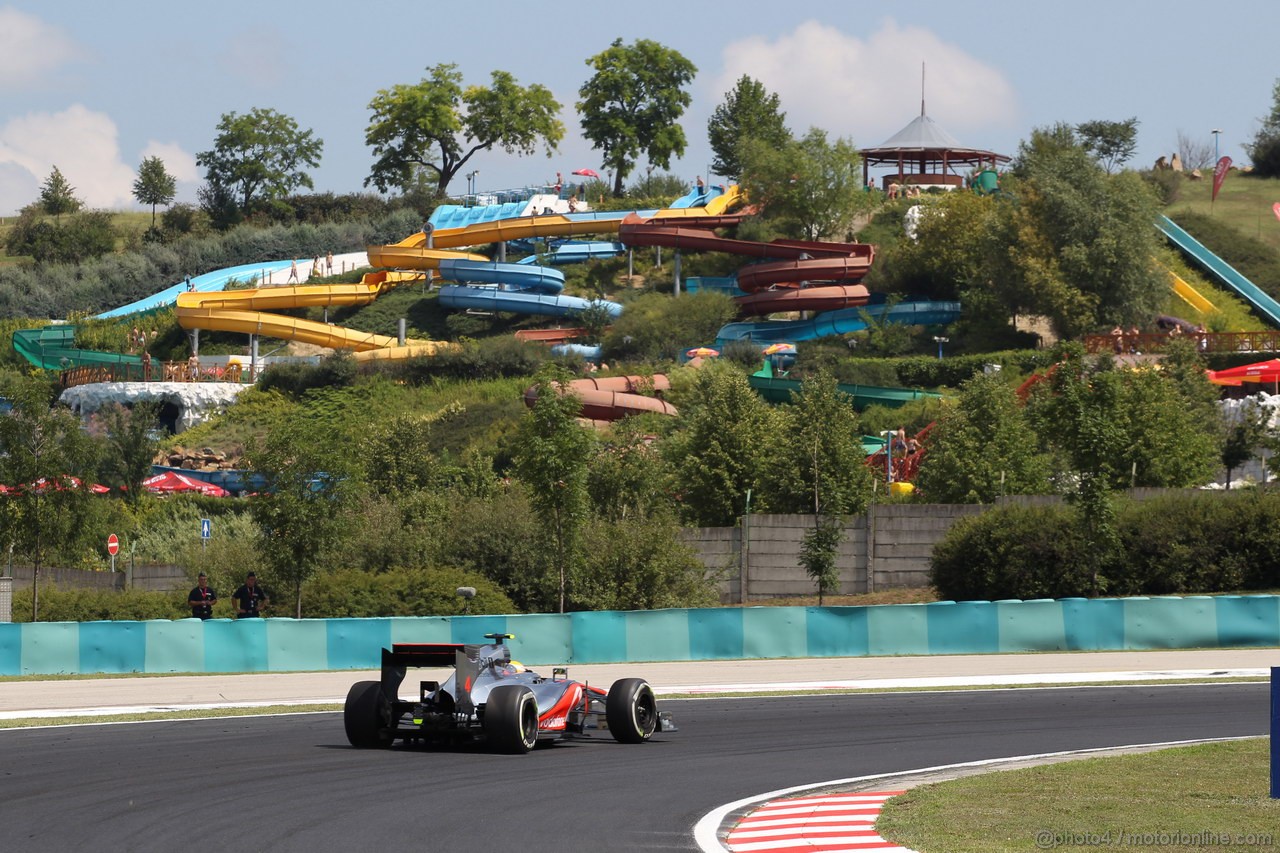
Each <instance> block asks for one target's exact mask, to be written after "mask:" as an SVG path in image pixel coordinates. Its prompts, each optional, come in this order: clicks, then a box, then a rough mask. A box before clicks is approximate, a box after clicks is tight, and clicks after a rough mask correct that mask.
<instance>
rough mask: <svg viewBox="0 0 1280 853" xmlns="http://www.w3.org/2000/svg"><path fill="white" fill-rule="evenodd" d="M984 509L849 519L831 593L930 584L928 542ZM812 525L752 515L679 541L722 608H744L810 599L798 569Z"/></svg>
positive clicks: (915, 509)
mask: <svg viewBox="0 0 1280 853" xmlns="http://www.w3.org/2000/svg"><path fill="white" fill-rule="evenodd" d="M983 509H985V508H984V507H975V506H951V505H935V504H887V505H883V506H875V507H872V508H871V511H870V512H868V513H867V514H866V515H857V516H853V517H851V518H850V519H849V521H848V523H847V524H846V525H845V527H844V539H843V540H842V541H841V543H840V551H839V554H838V556H837V558H836V567H837V569H838V570H839V586H838V588H837V594H838V595H856V594H859V593H864V592H873V591H875V590H883V589H892V588H897V587H925V586H928V585H929V557H930V555H931V554H932V553H933V546H934V544H936V543H937V542H938V540H940V539H941V538H942V537H943V536H945V535H946V533H947V530H949V529H950V528H951V525H953V524H955V523H956V521H958V520H959V519H961V518H966V517H968V516H970V515H975V514H977V513H979V512H982V511H983ZM813 525H814V517H813V516H812V515H752V516H751V517H750V519H749V520H748V522H747V524H746V525H743V526H741V527H699V528H690V529H688V530H686V531H685V533H684V536H683V539H684V542H685V543H686V544H688V545H689V546H690V547H692V548H693V549H694V551H695V552H696V553H697V555H698V557H699V559H701V560H702V562H703V564H704V565H705V566H706V567H707V571H708V573H709V574H711V575H712V576H713V577H716V578H717V579H718V582H719V590H720V600H721V602H722V603H725V604H745V603H747V602H749V601H759V600H761V599H767V598H788V597H794V596H802V595H813V594H814V592H815V587H814V583H813V580H812V579H811V578H810V577H809V576H808V574H807V573H806V572H805V570H804V567H803V566H801V565H800V545H801V542H802V541H803V539H804V536H805V534H806V533H808V532H809V531H810V530H812V529H813ZM744 542H745V544H746V548H745V549H744V548H743V544H744ZM744 590H745V594H744Z"/></svg>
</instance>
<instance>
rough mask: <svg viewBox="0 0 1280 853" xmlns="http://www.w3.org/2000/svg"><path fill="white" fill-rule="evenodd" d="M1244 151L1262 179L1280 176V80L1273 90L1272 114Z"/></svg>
mask: <svg viewBox="0 0 1280 853" xmlns="http://www.w3.org/2000/svg"><path fill="white" fill-rule="evenodd" d="M1244 150H1245V151H1247V152H1248V154H1249V159H1250V160H1252V161H1253V171H1254V174H1256V175H1257V176H1258V177H1261V178H1274V177H1277V176H1280V80H1276V82H1275V85H1273V86H1272V88H1271V113H1270V115H1268V116H1267V117H1266V118H1264V119H1263V120H1262V124H1261V125H1260V126H1259V127H1258V132H1257V133H1255V134H1254V136H1253V141H1252V142H1250V143H1246V144H1245V146H1244Z"/></svg>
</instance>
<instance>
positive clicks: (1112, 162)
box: [1076, 116, 1138, 175]
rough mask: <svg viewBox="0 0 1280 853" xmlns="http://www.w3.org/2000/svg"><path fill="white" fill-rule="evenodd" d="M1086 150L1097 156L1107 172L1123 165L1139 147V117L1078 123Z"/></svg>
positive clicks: (1077, 128) (1078, 130)
mask: <svg viewBox="0 0 1280 853" xmlns="http://www.w3.org/2000/svg"><path fill="white" fill-rule="evenodd" d="M1076 133H1078V134H1079V135H1080V142H1081V144H1082V145H1084V147H1085V150H1086V151H1088V152H1089V153H1090V154H1092V155H1093V156H1094V157H1096V158H1097V160H1098V162H1099V163H1100V164H1101V165H1102V168H1103V169H1105V170H1106V172H1107V174H1108V175H1109V174H1111V171H1112V170H1113V169H1115V168H1116V167H1117V166H1121V165H1123V164H1124V163H1125V162H1127V161H1128V160H1129V158H1131V157H1132V156H1133V152H1134V151H1135V150H1137V148H1138V118H1137V116H1134V117H1133V118H1129V119H1125V120H1124V121H1104V120H1102V119H1097V120H1095V121H1086V122H1084V123H1083V124H1078V125H1076Z"/></svg>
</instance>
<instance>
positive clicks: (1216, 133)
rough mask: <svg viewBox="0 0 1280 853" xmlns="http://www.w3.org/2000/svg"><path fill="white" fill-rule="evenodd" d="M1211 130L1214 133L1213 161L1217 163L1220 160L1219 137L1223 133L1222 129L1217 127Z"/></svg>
mask: <svg viewBox="0 0 1280 853" xmlns="http://www.w3.org/2000/svg"><path fill="white" fill-rule="evenodd" d="M1209 132H1210V133H1212V134H1213V162H1214V163H1215V164H1216V163H1217V162H1218V137H1219V136H1220V135H1221V134H1222V130H1221V129H1220V128H1217V127H1215V128H1214V129H1213V130H1211V131H1209Z"/></svg>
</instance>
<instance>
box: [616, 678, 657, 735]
mask: <svg viewBox="0 0 1280 853" xmlns="http://www.w3.org/2000/svg"><path fill="white" fill-rule="evenodd" d="M604 708H605V719H606V720H607V721H608V723H609V732H610V734H612V735H613V739H614V740H616V741H618V742H619V743H644V742H645V741H646V740H648V739H649V738H650V736H651V735H653V733H654V731H655V730H656V729H657V727H658V702H657V700H656V699H654V697H653V688H651V687H650V686H649V682H647V681H645V680H644V679H643V678H621V679H619V680H617V681H615V682H613V686H612V687H610V688H609V695H608V696H606V697H605V705H604Z"/></svg>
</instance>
